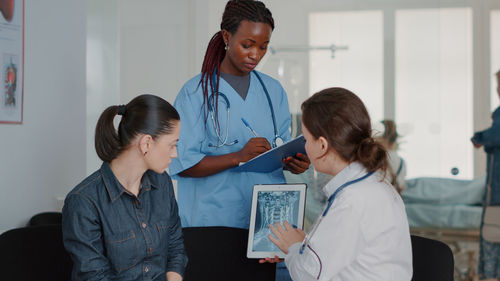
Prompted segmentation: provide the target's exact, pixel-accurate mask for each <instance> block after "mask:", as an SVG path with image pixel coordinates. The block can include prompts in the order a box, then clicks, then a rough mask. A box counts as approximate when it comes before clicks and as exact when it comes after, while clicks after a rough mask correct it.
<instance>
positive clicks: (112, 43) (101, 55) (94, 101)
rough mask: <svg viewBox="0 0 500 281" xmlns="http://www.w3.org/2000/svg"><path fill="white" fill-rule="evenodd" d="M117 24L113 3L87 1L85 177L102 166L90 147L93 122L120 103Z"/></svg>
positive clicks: (93, 127)
mask: <svg viewBox="0 0 500 281" xmlns="http://www.w3.org/2000/svg"><path fill="white" fill-rule="evenodd" d="M119 25H120V20H119V14H118V2H117V0H106V1H102V0H87V66H86V67H87V70H86V71H87V118H86V120H87V134H86V140H87V143H86V147H87V173H86V174H87V175H89V174H91V173H93V172H94V171H95V170H97V169H99V167H100V166H101V164H102V161H101V160H100V159H99V157H97V154H96V152H95V146H94V135H95V126H96V124H97V120H98V119H99V116H100V115H101V113H102V112H103V111H104V109H105V108H107V107H108V106H110V105H114V104H120V103H121V102H120V33H119V32H118V30H119Z"/></svg>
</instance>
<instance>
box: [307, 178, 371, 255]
mask: <svg viewBox="0 0 500 281" xmlns="http://www.w3.org/2000/svg"><path fill="white" fill-rule="evenodd" d="M372 174H373V172H369V173H368V174H366V175H364V176H362V177H360V178H357V179H355V180H352V181H349V182H346V183H344V184H343V185H341V186H340V187H339V188H337V190H335V192H334V193H333V194H332V195H331V196H330V198H328V205H326V207H325V210H324V211H323V214H322V215H321V217H320V218H319V220H318V221H317V222H316V224H315V225H314V227H313V229H312V230H311V232H309V234H307V235H306V237H304V241H302V246H300V250H299V254H301V255H302V254H303V253H304V249H305V247H306V246H307V244H308V243H309V241H310V240H311V238H312V236H313V235H314V232H316V229H318V226H319V224H320V223H321V221H322V220H323V218H324V217H325V216H326V214H327V213H328V210H330V207H331V206H332V204H333V200H335V197H336V196H337V194H338V193H339V192H340V191H342V190H343V189H344V188H346V187H348V186H349V185H351V184H355V183H357V182H360V181H362V180H364V179H366V178H367V177H369V176H371V175H372Z"/></svg>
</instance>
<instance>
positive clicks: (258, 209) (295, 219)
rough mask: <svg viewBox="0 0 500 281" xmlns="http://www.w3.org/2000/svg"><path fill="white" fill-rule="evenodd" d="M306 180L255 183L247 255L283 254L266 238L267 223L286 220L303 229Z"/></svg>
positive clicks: (252, 256) (268, 230)
mask: <svg viewBox="0 0 500 281" xmlns="http://www.w3.org/2000/svg"><path fill="white" fill-rule="evenodd" d="M306 186H307V185H306V184H305V183H303V184H302V183H301V184H265V185H254V187H253V195H252V209H251V213H250V229H249V231H248V247H247V257H248V258H266V257H274V256H278V257H280V258H284V257H285V254H284V253H283V252H281V250H280V249H279V248H278V247H276V245H274V244H273V242H271V240H269V238H268V237H267V235H268V234H271V235H273V234H272V232H271V230H270V229H269V225H270V224H275V223H277V222H279V223H281V224H282V225H283V222H284V221H288V222H289V223H290V224H291V225H292V226H294V227H296V228H300V229H302V227H303V224H304V207H305V202H306Z"/></svg>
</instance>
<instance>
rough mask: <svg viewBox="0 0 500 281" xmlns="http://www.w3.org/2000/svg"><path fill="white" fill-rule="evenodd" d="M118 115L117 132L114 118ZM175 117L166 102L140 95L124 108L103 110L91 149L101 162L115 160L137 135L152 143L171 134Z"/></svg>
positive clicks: (150, 96) (172, 108)
mask: <svg viewBox="0 0 500 281" xmlns="http://www.w3.org/2000/svg"><path fill="white" fill-rule="evenodd" d="M117 114H119V115H122V119H121V121H120V124H119V125H118V131H117V130H116V129H115V127H114V125H113V120H114V118H115V116H116V115H117ZM179 120H180V117H179V113H177V110H175V108H174V107H173V106H172V105H171V104H170V103H168V102H167V101H166V100H164V99H162V98H160V97H157V96H154V95H140V96H138V97H136V98H134V99H133V100H131V101H130V102H129V103H128V104H127V105H113V106H110V107H108V108H106V109H105V110H104V112H103V113H102V114H101V116H100V117H99V120H98V121H97V126H96V128H95V149H96V151H97V155H98V156H99V158H101V160H102V161H104V162H111V160H113V159H115V158H116V157H117V156H118V155H119V154H120V153H121V152H122V151H123V150H124V149H125V148H127V147H128V145H129V144H130V142H131V141H132V140H133V139H134V137H135V136H137V135H138V134H146V135H150V136H151V137H152V138H153V139H155V138H157V137H158V136H160V135H163V134H169V133H171V132H172V129H173V127H174V126H175V124H174V123H175V121H179Z"/></svg>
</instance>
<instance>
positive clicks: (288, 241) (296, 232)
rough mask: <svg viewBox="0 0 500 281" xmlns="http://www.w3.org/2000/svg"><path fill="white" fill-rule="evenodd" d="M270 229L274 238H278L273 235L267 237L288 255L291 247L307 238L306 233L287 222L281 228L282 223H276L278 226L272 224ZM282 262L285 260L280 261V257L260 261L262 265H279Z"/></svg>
mask: <svg viewBox="0 0 500 281" xmlns="http://www.w3.org/2000/svg"><path fill="white" fill-rule="evenodd" d="M269 228H270V229H271V231H272V233H273V234H274V236H276V238H275V237H274V236H272V235H271V234H269V235H268V236H267V237H268V238H269V240H271V242H273V243H274V245H276V246H277V247H278V248H280V250H281V251H282V252H283V253H285V254H288V248H289V247H290V246H292V245H293V244H295V243H300V242H302V241H303V240H304V238H305V237H306V234H305V232H304V231H302V230H301V229H298V228H295V227H293V226H292V225H290V224H289V223H288V222H287V221H284V222H283V226H281V224H280V223H276V226H274V225H272V224H271V225H269ZM282 261H283V259H280V258H279V257H278V256H274V258H271V257H267V258H265V259H261V260H259V262H260V263H265V262H269V263H277V262H282Z"/></svg>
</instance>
